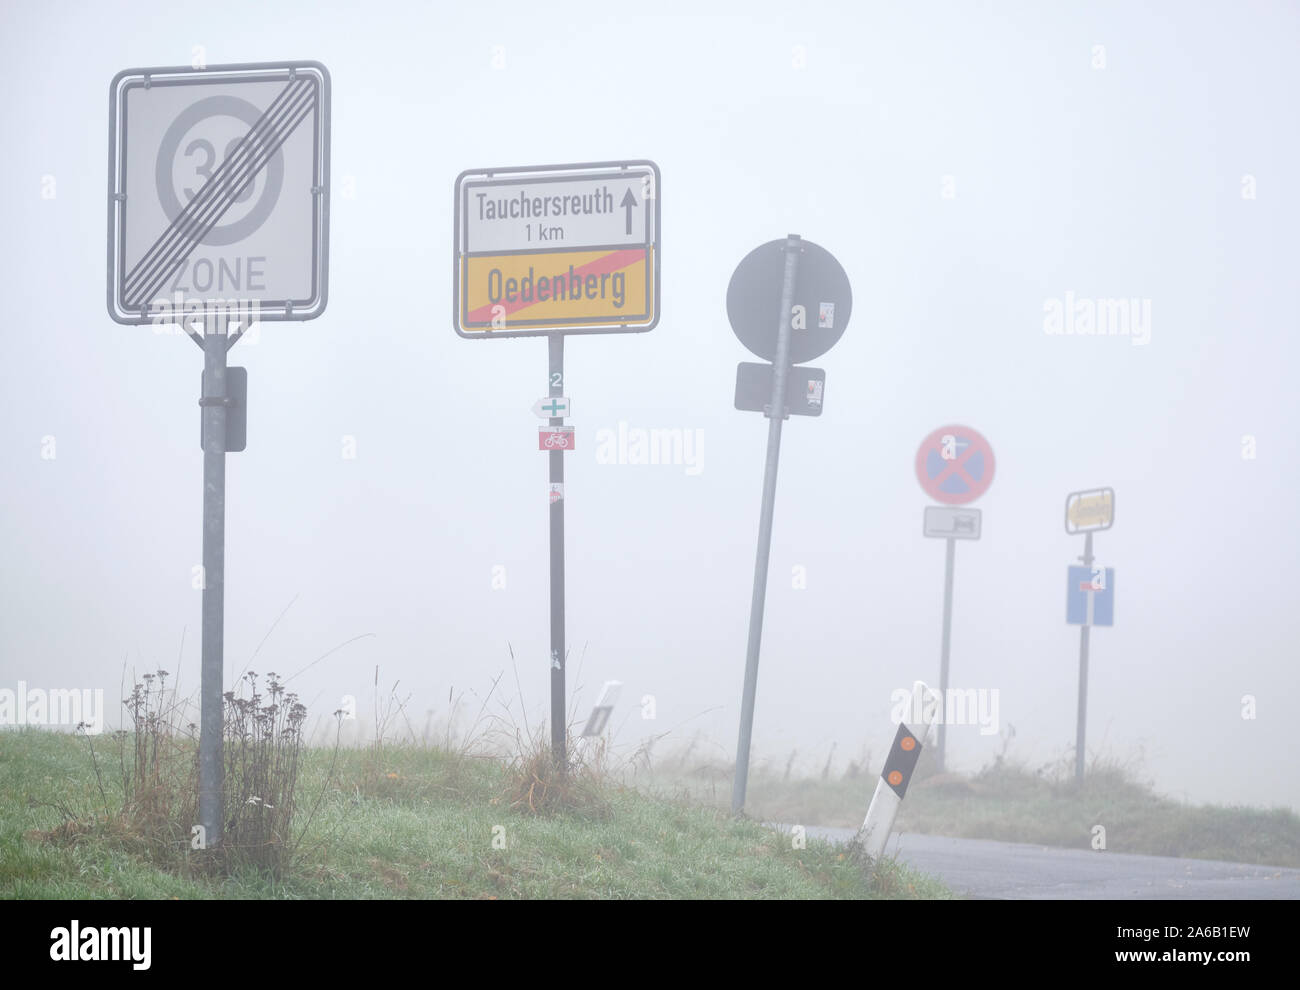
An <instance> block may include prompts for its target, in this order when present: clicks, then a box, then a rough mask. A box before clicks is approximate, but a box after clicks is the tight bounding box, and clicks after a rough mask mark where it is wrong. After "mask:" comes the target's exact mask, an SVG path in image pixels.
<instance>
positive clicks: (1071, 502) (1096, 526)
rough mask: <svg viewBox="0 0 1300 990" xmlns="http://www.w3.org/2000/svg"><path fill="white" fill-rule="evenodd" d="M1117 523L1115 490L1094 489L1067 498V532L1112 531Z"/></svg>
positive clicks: (1075, 493) (1072, 493) (1073, 493)
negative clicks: (1113, 524) (1115, 522)
mask: <svg viewBox="0 0 1300 990" xmlns="http://www.w3.org/2000/svg"><path fill="white" fill-rule="evenodd" d="M1114 521H1115V489H1113V488H1093V489H1090V490H1089V491H1084V492H1070V494H1069V495H1067V496H1066V497H1065V531H1066V532H1067V533H1070V534H1074V533H1088V532H1094V531H1096V530H1101V529H1110V527H1111V524H1112V523H1114Z"/></svg>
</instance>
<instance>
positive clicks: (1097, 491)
mask: <svg viewBox="0 0 1300 990" xmlns="http://www.w3.org/2000/svg"><path fill="white" fill-rule="evenodd" d="M1086 495H1109V496H1110V519H1109V520H1108V521H1107V522H1106V525H1105V526H1076V527H1075V528H1073V529H1071V528H1070V504H1071V503H1072V502H1073V501H1074V500H1075V499H1076V498H1083V497H1084V496H1086ZM1114 525H1115V489H1113V488H1085V489H1084V490H1083V491H1080V492H1070V494H1069V495H1067V496H1065V531H1066V532H1067V533H1068V534H1070V535H1071V536H1074V535H1075V534H1077V533H1100V532H1101V531H1102V530H1106V529H1110V528H1111V527H1112V526H1114Z"/></svg>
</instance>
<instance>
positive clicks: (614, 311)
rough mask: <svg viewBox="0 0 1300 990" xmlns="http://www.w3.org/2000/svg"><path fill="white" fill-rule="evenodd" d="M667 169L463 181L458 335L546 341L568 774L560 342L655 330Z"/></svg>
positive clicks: (558, 670) (560, 691) (556, 721)
mask: <svg viewBox="0 0 1300 990" xmlns="http://www.w3.org/2000/svg"><path fill="white" fill-rule="evenodd" d="M659 188H660V179H659V167H658V166H657V165H655V163H654V162H652V161H648V160H646V159H635V160H629V161H622V162H587V163H579V164H572V165H538V166H522V167H510V168H492V169H469V170H467V171H464V172H462V173H461V174H460V175H459V176H457V178H456V186H455V202H456V205H455V229H454V241H453V248H452V261H453V266H454V276H453V281H452V286H453V288H452V324H453V326H454V327H455V330H456V333H457V334H458V335H460V336H461V337H466V338H470V339H478V340H491V339H493V338H511V337H546V347H547V394H546V396H545V397H544V398H543V399H541V400H538V401H537V402H535V403H534V404H533V412H534V413H535V414H536V415H538V416H541V417H542V418H543V419H546V420H548V423H549V425H548V426H546V427H543V428H541V429H540V430H539V449H541V450H544V451H546V452H547V453H548V454H549V458H548V459H549V464H548V479H549V500H550V507H549V509H548V530H549V537H550V580H551V585H550V626H551V630H550V631H551V636H550V653H549V661H548V665H549V667H550V671H551V678H550V680H551V754H552V757H553V760H554V763H555V765H556V766H558V767H560V768H565V767H567V766H568V755H567V754H566V752H565V748H566V739H565V736H566V732H567V729H568V726H567V725H566V723H565V684H564V669H565V664H566V662H567V657H566V655H565V652H566V651H565V645H564V635H565V629H564V626H565V618H564V616H565V611H564V608H565V603H564V502H565V492H564V454H565V453H566V452H568V451H571V450H573V449H574V442H575V438H574V432H573V427H572V426H566V425H565V422H564V420H565V416H566V415H569V413H570V407H569V401H568V399H567V398H565V396H564V393H565V388H564V386H565V382H564V338H565V337H566V336H569V335H571V334H588V333H640V332H644V331H647V330H652V329H654V327H655V326H656V325H657V324H658V322H659V296H660V291H659V271H660V253H661V252H660V242H659Z"/></svg>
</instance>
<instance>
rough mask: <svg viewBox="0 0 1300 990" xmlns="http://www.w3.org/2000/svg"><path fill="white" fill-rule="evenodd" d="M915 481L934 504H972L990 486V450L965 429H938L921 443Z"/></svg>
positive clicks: (978, 437) (917, 456)
mask: <svg viewBox="0 0 1300 990" xmlns="http://www.w3.org/2000/svg"><path fill="white" fill-rule="evenodd" d="M916 479H917V480H918V481H919V482H920V483H921V487H922V488H924V489H925V492H926V494H927V495H929V496H930V497H931V498H932V499H934V500H935V501H936V502H943V503H944V504H945V505H962V504H964V503H966V502H973V501H975V499H977V498H979V497H980V496H981V495H983V494H984V493H985V492H986V491H988V487H989V485H991V484H992V483H993V448H992V447H990V446H989V442H988V441H987V440H985V439H984V437H983V436H982V435H981V434H979V433H977V432H976V431H975V430H972V429H971V428H970V427H969V426H942V427H940V428H939V429H937V430H935V431H934V432H933V433H931V434H930V435H929V436H928V437H926V438H925V439H924V440H922V441H921V447H920V449H919V450H917V452H916Z"/></svg>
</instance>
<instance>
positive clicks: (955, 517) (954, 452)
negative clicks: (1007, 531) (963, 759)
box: [916, 425, 994, 771]
mask: <svg viewBox="0 0 1300 990" xmlns="http://www.w3.org/2000/svg"><path fill="white" fill-rule="evenodd" d="M993 469H994V460H993V448H992V447H991V446H990V445H989V442H988V441H987V440H985V439H984V437H983V436H982V435H981V434H980V433H979V432H977V431H976V430H972V429H971V428H970V427H969V426H956V425H953V426H941V427H939V428H938V429H937V430H932V431H931V432H930V434H929V435H928V436H926V438H925V439H924V440H922V441H921V446H920V448H919V449H918V450H917V452H916V480H917V481H919V482H920V483H921V487H922V488H923V489H924V490H925V493H926V494H927V495H929V496H930V497H931V498H934V499H937V500H938V501H940V502H943V503H945V504H944V505H942V506H938V505H930V506H926V509H925V516H924V523H923V527H922V531H923V532H924V534H925V535H926V536H930V537H941V538H943V539H944V540H945V541H946V543H947V547H946V549H945V552H944V567H943V635H942V638H941V641H940V647H939V698H940V700H941V701H942V702H943V704H944V707H945V710H946V708H947V699H948V657H949V653H950V648H951V646H952V583H953V570H954V568H955V567H956V557H957V554H956V546H957V543H956V541H957V540H961V539H965V540H978V539H979V538H980V529H981V527H982V519H983V514H982V513H981V512H980V510H979V509H972V508H967V507H965V505H964V503H966V502H970V501H973V500H975V499H977V498H979V497H980V496H981V495H983V494H984V492H986V491H987V490H988V487H989V485H991V484H992V483H993ZM947 723H948V720H947V718H940V719H939V733H938V739H937V741H936V745H935V765H936V766H937V767H938V768H939V770H940V771H942V770H943V768H944V762H945V760H946V754H947V745H948V731H947V729H948V725H947Z"/></svg>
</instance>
